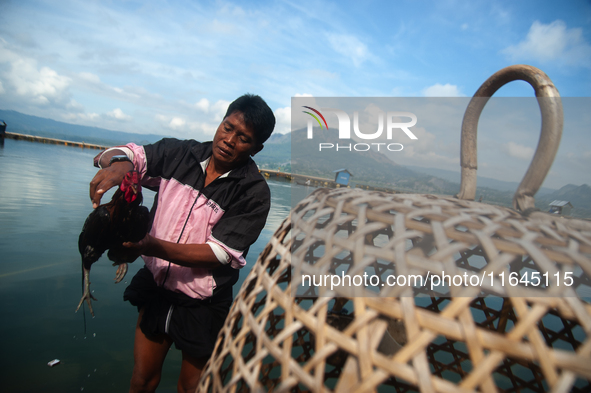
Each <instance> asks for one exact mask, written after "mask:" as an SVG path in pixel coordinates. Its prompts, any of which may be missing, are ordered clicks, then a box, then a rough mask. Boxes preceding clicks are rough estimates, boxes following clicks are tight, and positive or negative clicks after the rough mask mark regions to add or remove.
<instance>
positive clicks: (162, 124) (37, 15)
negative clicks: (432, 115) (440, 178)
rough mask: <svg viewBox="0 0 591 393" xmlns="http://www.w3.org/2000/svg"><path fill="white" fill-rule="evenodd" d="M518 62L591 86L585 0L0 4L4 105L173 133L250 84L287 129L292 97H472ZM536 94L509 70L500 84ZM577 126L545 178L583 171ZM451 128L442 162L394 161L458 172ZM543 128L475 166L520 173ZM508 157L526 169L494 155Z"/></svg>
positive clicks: (214, 113) (203, 119) (588, 161)
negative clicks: (504, 82) (507, 164)
mask: <svg viewBox="0 0 591 393" xmlns="http://www.w3.org/2000/svg"><path fill="white" fill-rule="evenodd" d="M519 63H525V64H530V65H533V66H536V67H539V68H541V69H542V70H543V71H544V72H546V73H547V74H548V75H549V76H550V78H551V79H552V80H553V81H554V83H555V85H556V86H557V88H558V90H559V91H560V94H561V95H562V96H563V97H589V96H591V94H590V92H591V72H590V71H591V3H589V1H568V2H562V3H558V2H555V1H519V2H514V1H470V2H469V1H363V2H359V1H356V2H353V1H351V2H329V1H312V2H305V1H304V2H301V1H298V2H290V1H272V2H264V1H260V2H248V1H242V2H231V1H207V2H205V1H201V2H197V1H174V2H173V1H169V2H166V1H141V2H140V1H138V2H136V1H66V0H63V1H7V0H2V1H1V2H0V109H13V110H17V111H20V112H23V113H26V114H31V115H36V116H42V117H48V118H52V119H55V120H59V121H66V122H70V123H76V124H83V125H89V126H98V127H103V128H108V129H113V130H121V131H128V132H142V133H157V134H164V135H171V136H175V137H179V138H194V139H198V140H203V139H210V138H211V137H212V136H213V133H214V132H215V129H216V127H217V125H218V124H219V121H220V120H221V116H222V115H223V113H224V112H225V109H226V108H227V105H228V103H229V102H230V101H232V100H233V99H234V98H236V97H237V96H239V95H241V94H243V93H246V92H250V93H255V94H259V95H261V96H262V97H263V98H264V99H265V100H266V101H267V102H268V104H269V105H270V106H271V108H272V109H273V110H274V111H275V114H276V117H277V120H278V124H277V128H276V131H277V132H281V133H285V132H288V131H289V130H290V102H291V97H294V96H301V95H311V96H315V97H324V96H326V97H332V96H336V97H347V96H353V97H372V96H375V97H394V96H395V97H425V96H442V97H464V96H471V95H472V94H473V93H474V92H475V91H476V89H477V88H478V87H479V86H480V84H481V83H482V82H484V81H485V80H486V79H487V78H488V77H489V76H490V75H492V74H493V73H494V72H496V71H497V70H499V69H501V68H503V67H506V66H508V65H511V64H519ZM532 94H533V91H532V89H531V88H530V87H529V86H528V85H526V84H525V83H524V82H515V83H513V84H511V85H508V86H506V87H504V88H503V89H501V90H500V91H499V92H498V93H497V94H496V95H497V96H518V97H520V96H525V97H530V96H532ZM586 125H587V127H583V128H586V129H575V130H566V129H565V132H564V136H563V144H562V145H561V148H560V150H559V155H558V156H557V159H556V163H555V167H554V168H553V172H554V174H552V173H551V175H550V176H549V178H548V181H547V183H548V184H545V185H546V186H550V187H555V188H556V187H560V186H561V185H564V184H566V183H568V182H570V183H573V184H582V183H591V175H589V171H588V169H587V168H589V167H591V144H590V143H589V141H590V140H591V137H590V136H589V130H588V129H589V127H588V126H589V123H587V124H586ZM426 132H429V130H426ZM450 134H451V135H441V134H440V133H434V134H432V135H430V136H429V138H425V140H427V139H429V140H430V143H431V145H430V146H433V145H435V146H440V145H444V144H445V145H450V146H451V147H450V148H449V150H450V153H444V152H441V154H440V155H446V156H445V158H446V159H447V160H439V161H437V160H438V157H436V156H437V155H433V154H431V155H424V156H422V157H421V155H420V154H419V155H417V154H416V152H417V151H416V149H415V151H414V153H415V154H414V156H413V157H410V156H409V157H404V156H401V157H400V158H401V160H402V162H399V163H401V164H405V163H407V164H412V165H422V166H437V167H442V168H445V169H456V170H457V168H459V167H458V166H457V165H459V164H455V163H454V157H455V156H457V155H458V154H459V153H458V152H454V149H456V147H455V146H456V145H457V146H459V130H454V131H453V132H450ZM537 137H538V136H537V134H536V135H531V136H529V137H528V136H525V135H518V134H516V135H515V140H510V138H511V137H510V136H509V137H508V139H507V140H506V141H505V144H504V145H502V146H501V145H499V146H498V147H499V150H498V151H496V152H495V151H493V150H492V149H489V150H490V151H487V149H488V147H487V146H484V147H483V151H482V155H481V156H479V159H480V157H482V166H481V168H482V172H479V173H481V174H483V175H488V176H490V177H496V178H500V177H504V178H503V180H519V179H520V177H521V176H522V174H523V173H524V172H525V169H526V168H527V165H528V163H529V161H527V154H524V151H526V152H527V151H530V150H531V149H533V148H535V146H536V143H537ZM530 139H531V143H529V144H528V143H527V141H528V140H530ZM479 148H480V144H479ZM504 156H507V162H508V161H509V159H510V158H511V159H515V160H517V161H516V162H519V163H522V165H523V167H522V168H521V167H519V168H517V169H513V168H509V167H503V165H499V162H501V163H502V162H503V161H505V160H504V159H503V157H504ZM495 160H496V163H495V166H498V167H499V168H498V169H496V170H495V171H492V170H490V169H487V168H491V165H492V163H493V162H494V161H495ZM522 161H523V162H522ZM458 162H459V161H458ZM487 162H489V164H487ZM479 164H480V161H479ZM563 183H564V184H563Z"/></svg>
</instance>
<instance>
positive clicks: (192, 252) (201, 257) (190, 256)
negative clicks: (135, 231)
mask: <svg viewBox="0 0 591 393" xmlns="http://www.w3.org/2000/svg"><path fill="white" fill-rule="evenodd" d="M123 246H124V247H128V248H131V249H133V250H135V251H136V252H137V253H138V255H146V256H150V257H156V258H160V259H164V260H165V261H169V262H172V263H174V264H176V265H180V266H186V267H201V268H207V269H215V268H218V267H220V266H222V264H221V263H220V261H219V260H218V257H217V256H216V255H215V254H214V252H213V251H212V249H211V247H210V246H209V244H179V243H172V242H169V241H166V240H162V239H157V238H155V237H153V236H151V235H149V234H148V235H146V237H144V238H143V239H142V240H140V241H139V242H138V243H131V242H125V243H123Z"/></svg>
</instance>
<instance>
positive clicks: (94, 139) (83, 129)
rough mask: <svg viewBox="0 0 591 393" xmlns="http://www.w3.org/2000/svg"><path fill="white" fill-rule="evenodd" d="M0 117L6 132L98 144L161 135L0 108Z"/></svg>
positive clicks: (146, 139)
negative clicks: (82, 124) (61, 119)
mask: <svg viewBox="0 0 591 393" xmlns="http://www.w3.org/2000/svg"><path fill="white" fill-rule="evenodd" d="M0 119H2V120H4V121H5V122H6V124H7V127H6V131H7V132H16V133H20V134H28V135H36V136H43V137H47V138H57V139H65V140H69V141H73V142H86V143H94V144H98V145H107V146H110V145H117V144H122V143H127V142H134V143H137V144H146V143H151V142H156V141H157V140H160V139H161V138H162V137H163V136H162V135H153V134H134V133H128V132H121V131H112V130H106V129H104V128H98V127H87V126H80V125H77V124H70V123H64V122H60V121H55V120H51V119H46V118H43V117H37V116H31V115H25V114H23V113H20V112H16V111H12V110H1V109H0Z"/></svg>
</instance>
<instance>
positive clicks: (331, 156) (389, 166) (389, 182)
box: [273, 129, 459, 195]
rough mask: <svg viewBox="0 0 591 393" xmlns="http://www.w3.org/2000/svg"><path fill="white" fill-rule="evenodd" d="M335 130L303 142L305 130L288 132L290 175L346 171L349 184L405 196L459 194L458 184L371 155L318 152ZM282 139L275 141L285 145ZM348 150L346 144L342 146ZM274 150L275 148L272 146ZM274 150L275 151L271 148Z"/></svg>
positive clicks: (370, 152)
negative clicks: (371, 187)
mask: <svg viewBox="0 0 591 393" xmlns="http://www.w3.org/2000/svg"><path fill="white" fill-rule="evenodd" d="M337 133H338V130H334V129H328V130H327V129H323V130H319V131H318V130H317V131H316V132H315V133H314V139H313V140H312V139H308V138H307V131H306V129H300V130H296V131H292V132H291V138H290V139H291V168H292V170H293V172H294V173H298V174H305V175H310V176H318V177H324V178H329V179H330V178H334V176H335V173H334V171H335V170H339V169H347V170H348V171H349V172H350V173H351V174H352V175H353V177H352V180H351V181H352V182H353V183H358V184H365V185H372V186H380V187H386V188H392V189H396V190H398V191H405V192H421V193H433V194H447V195H450V194H453V193H457V192H458V190H459V185H458V184H453V183H451V182H449V181H447V180H444V179H440V178H437V177H435V176H430V175H426V174H423V173H418V172H415V171H412V170H410V169H408V168H406V167H404V166H401V165H398V164H396V163H395V162H393V161H391V160H389V159H388V158H387V157H386V156H384V155H383V154H381V153H379V152H377V151H375V150H373V149H372V150H368V151H355V150H354V149H351V150H349V149H347V148H339V149H338V150H337V149H336V148H331V149H324V150H322V151H320V149H319V144H320V143H333V142H334V141H335V140H338V136H337ZM285 138H286V137H285V136H284V137H281V138H278V140H277V141H278V142H279V141H282V143H283V144H287V143H288V142H287V140H286V139H285ZM343 145H344V146H348V144H347V143H345V144H343ZM273 146H275V145H273ZM274 148H275V147H274Z"/></svg>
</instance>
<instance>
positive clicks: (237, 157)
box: [213, 112, 263, 170]
mask: <svg viewBox="0 0 591 393" xmlns="http://www.w3.org/2000/svg"><path fill="white" fill-rule="evenodd" d="M262 148H263V146H262V145H260V144H258V143H257V142H256V140H255V134H254V130H253V129H252V127H249V126H247V125H246V124H245V123H244V116H243V115H242V112H232V114H230V115H229V116H227V117H226V118H225V119H224V120H223V121H222V122H221V124H220V126H219V127H218V129H217V131H216V133H215V136H214V137H213V158H214V159H215V162H216V165H219V166H220V167H223V168H225V169H226V170H230V169H234V168H236V167H238V166H239V165H240V164H242V163H243V162H245V161H246V160H247V159H248V157H249V156H254V155H255V154H256V153H258V152H259V151H260V150H261V149H262Z"/></svg>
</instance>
